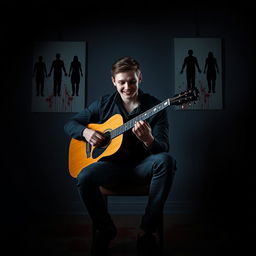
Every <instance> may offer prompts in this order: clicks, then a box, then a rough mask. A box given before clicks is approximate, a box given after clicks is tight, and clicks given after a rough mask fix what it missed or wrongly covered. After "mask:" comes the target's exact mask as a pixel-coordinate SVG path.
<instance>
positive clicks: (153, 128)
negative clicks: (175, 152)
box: [132, 110, 169, 154]
mask: <svg viewBox="0 0 256 256" xmlns="http://www.w3.org/2000/svg"><path fill="white" fill-rule="evenodd" d="M132 131H133V133H134V134H135V135H136V136H137V138H138V139H139V140H141V141H142V142H143V144H144V147H145V148H146V150H148V151H149V152H150V153H152V154H157V153H160V152H168V151H169V136H168V134H169V124H168V117H167V112H166V110H164V111H161V112H160V113H158V114H157V115H156V116H155V117H154V118H153V120H152V122H151V125H149V124H148V123H147V122H145V121H139V122H137V123H136V124H135V126H134V128H133V130H132Z"/></svg>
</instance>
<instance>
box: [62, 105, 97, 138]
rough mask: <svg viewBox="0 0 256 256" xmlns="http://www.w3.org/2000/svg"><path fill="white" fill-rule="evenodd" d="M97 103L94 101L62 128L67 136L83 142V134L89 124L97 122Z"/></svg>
mask: <svg viewBox="0 0 256 256" xmlns="http://www.w3.org/2000/svg"><path fill="white" fill-rule="evenodd" d="M99 104H100V102H99V101H94V102H93V103H92V104H91V105H89V106H88V107H87V108H85V109H84V110H82V111H81V112H79V113H78V114H76V115H75V116H74V117H72V118H71V119H70V120H69V121H68V122H67V123H66V124H65V126H64V131H65V133H66V134H67V135H69V136H70V137H72V138H74V139H78V140H84V139H85V138H84V135H83V132H84V130H85V128H86V126H87V125H88V124H89V123H97V122H98V121H99V109H100V107H99Z"/></svg>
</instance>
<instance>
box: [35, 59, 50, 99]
mask: <svg viewBox="0 0 256 256" xmlns="http://www.w3.org/2000/svg"><path fill="white" fill-rule="evenodd" d="M34 76H35V77H36V95H37V96H39V95H41V96H44V78H45V77H47V71H46V65H45V63H44V62H43V57H42V56H39V57H38V61H37V62H36V63H35V65H34V71H33V77H34Z"/></svg>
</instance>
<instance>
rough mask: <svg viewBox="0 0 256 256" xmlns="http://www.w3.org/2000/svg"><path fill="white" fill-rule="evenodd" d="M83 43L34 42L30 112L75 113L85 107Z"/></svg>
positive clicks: (84, 47) (84, 46) (84, 48)
mask: <svg viewBox="0 0 256 256" xmlns="http://www.w3.org/2000/svg"><path fill="white" fill-rule="evenodd" d="M85 65H86V42H63V41H52V42H47V41H46V42H35V43H34V52H33V67H32V69H33V70H32V71H33V75H32V112H78V111H80V110H81V109H83V108H84V106H85V96H86V95H85V93H86V90H85V76H86V72H85V71H86V69H85Z"/></svg>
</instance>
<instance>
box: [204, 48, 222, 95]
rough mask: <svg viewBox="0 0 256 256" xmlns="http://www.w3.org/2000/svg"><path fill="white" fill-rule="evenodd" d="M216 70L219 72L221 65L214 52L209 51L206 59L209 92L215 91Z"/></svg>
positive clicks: (205, 67) (205, 70)
mask: <svg viewBox="0 0 256 256" xmlns="http://www.w3.org/2000/svg"><path fill="white" fill-rule="evenodd" d="M216 71H217V72H218V73H219V67H218V64H217V60H216V58H215V57H214V56H213V53H212V52H209V53H208V57H207V58H206V60H205V66H204V74H205V72H206V79H207V82H208V93H211V92H213V93H215V85H216Z"/></svg>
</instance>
